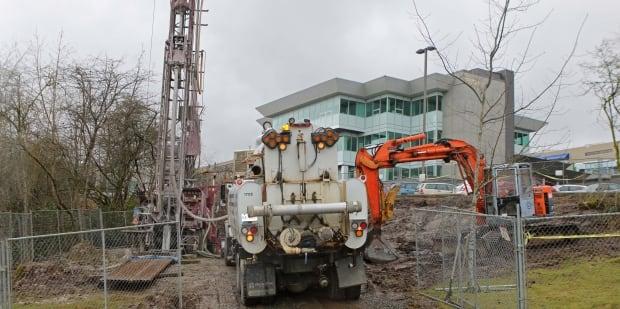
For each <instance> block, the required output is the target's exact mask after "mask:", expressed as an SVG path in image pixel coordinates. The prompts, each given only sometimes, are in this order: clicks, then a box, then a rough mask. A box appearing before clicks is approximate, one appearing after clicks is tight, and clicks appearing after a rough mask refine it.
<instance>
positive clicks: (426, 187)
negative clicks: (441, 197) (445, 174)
mask: <svg viewBox="0 0 620 309" xmlns="http://www.w3.org/2000/svg"><path fill="white" fill-rule="evenodd" d="M453 192H454V185H451V184H449V183H442V182H429V183H421V184H420V185H419V186H418V192H417V194H452V193H453Z"/></svg>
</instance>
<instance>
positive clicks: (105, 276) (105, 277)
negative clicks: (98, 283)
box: [99, 212, 108, 309]
mask: <svg viewBox="0 0 620 309" xmlns="http://www.w3.org/2000/svg"><path fill="white" fill-rule="evenodd" d="M99 216H101V212H99ZM101 260H102V265H103V307H104V308H106V309H107V308H108V270H107V261H106V258H105V231H104V230H103V229H101Z"/></svg>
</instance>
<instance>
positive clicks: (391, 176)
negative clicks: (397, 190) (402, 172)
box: [386, 168, 394, 180]
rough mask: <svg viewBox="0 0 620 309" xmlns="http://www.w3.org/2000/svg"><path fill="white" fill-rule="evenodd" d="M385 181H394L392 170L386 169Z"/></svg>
mask: <svg viewBox="0 0 620 309" xmlns="http://www.w3.org/2000/svg"><path fill="white" fill-rule="evenodd" d="M386 178H387V180H394V169H393V168H388V169H387V177H386Z"/></svg>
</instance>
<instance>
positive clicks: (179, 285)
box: [177, 216, 183, 308]
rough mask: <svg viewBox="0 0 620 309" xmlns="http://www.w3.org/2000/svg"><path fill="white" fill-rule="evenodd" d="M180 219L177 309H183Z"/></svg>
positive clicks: (179, 227)
mask: <svg viewBox="0 0 620 309" xmlns="http://www.w3.org/2000/svg"><path fill="white" fill-rule="evenodd" d="M181 218H182V216H179V219H178V220H177V258H178V263H179V274H178V275H179V280H178V282H177V290H178V293H179V304H178V305H179V308H183V290H182V288H183V283H182V277H181V276H182V270H181V265H182V264H181V258H182V255H181Z"/></svg>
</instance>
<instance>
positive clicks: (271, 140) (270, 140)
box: [261, 128, 291, 150]
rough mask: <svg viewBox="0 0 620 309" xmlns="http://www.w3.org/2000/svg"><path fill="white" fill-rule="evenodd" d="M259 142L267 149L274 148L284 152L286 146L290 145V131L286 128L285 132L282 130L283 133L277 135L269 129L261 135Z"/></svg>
mask: <svg viewBox="0 0 620 309" xmlns="http://www.w3.org/2000/svg"><path fill="white" fill-rule="evenodd" d="M261 141H262V142H263V144H265V146H267V147H268V148H269V149H275V148H276V147H278V148H279V149H280V150H284V149H286V144H290V143H291V131H289V130H288V128H286V130H284V128H283V131H282V132H281V133H278V132H277V131H276V130H274V129H269V130H267V131H266V132H265V133H263V137H262V138H261ZM282 145H284V146H282ZM283 147H284V148H283Z"/></svg>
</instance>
